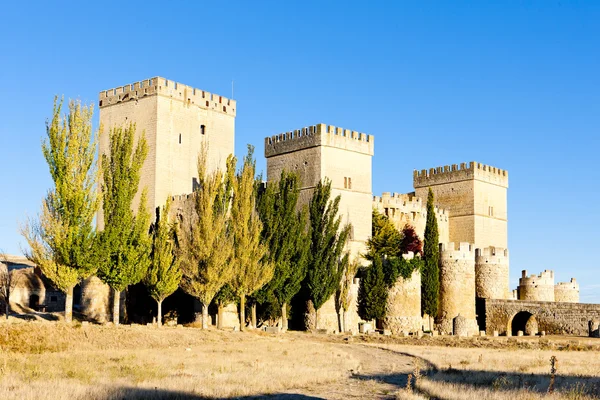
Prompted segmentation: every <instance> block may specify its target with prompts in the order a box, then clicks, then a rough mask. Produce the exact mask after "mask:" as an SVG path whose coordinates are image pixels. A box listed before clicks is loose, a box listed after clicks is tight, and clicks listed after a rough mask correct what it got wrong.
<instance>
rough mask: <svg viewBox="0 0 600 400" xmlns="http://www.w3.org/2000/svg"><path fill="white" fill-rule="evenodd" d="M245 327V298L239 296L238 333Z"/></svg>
mask: <svg viewBox="0 0 600 400" xmlns="http://www.w3.org/2000/svg"><path fill="white" fill-rule="evenodd" d="M244 325H246V296H244V295H241V296H240V331H243V330H244Z"/></svg>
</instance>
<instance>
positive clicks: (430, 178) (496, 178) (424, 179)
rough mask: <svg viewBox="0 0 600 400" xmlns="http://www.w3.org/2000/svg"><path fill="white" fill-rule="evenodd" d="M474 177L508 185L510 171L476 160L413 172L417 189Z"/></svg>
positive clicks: (500, 184) (504, 185)
mask: <svg viewBox="0 0 600 400" xmlns="http://www.w3.org/2000/svg"><path fill="white" fill-rule="evenodd" d="M473 179H475V180H481V181H485V182H490V183H494V184H496V185H499V186H503V187H508V171H506V170H503V169H500V168H496V167H492V166H490V165H485V164H481V163H478V162H475V161H471V162H468V163H461V164H460V165H457V164H452V165H444V166H442V167H436V168H430V169H429V170H426V169H423V170H420V171H418V170H414V172H413V184H414V187H415V189H416V188H420V187H427V186H431V185H437V184H443V183H452V182H458V181H464V180H473Z"/></svg>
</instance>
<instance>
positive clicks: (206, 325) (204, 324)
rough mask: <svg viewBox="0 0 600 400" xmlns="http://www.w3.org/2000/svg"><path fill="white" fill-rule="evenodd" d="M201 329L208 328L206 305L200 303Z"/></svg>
mask: <svg viewBox="0 0 600 400" xmlns="http://www.w3.org/2000/svg"><path fill="white" fill-rule="evenodd" d="M202 329H208V306H207V305H206V304H204V303H202Z"/></svg>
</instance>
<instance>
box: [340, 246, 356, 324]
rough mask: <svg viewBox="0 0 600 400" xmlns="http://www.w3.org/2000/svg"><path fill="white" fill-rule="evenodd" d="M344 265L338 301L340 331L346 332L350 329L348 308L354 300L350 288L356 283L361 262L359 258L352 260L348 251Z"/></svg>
mask: <svg viewBox="0 0 600 400" xmlns="http://www.w3.org/2000/svg"><path fill="white" fill-rule="evenodd" d="M342 265H343V272H342V279H341V283H340V287H339V289H338V295H337V303H338V309H339V310H338V312H339V319H340V322H339V324H340V331H341V332H346V331H347V330H348V310H350V307H351V306H352V301H353V296H352V293H351V292H350V288H351V287H352V284H353V283H354V278H355V277H356V272H358V268H359V267H360V264H359V262H358V260H352V261H350V255H349V254H348V253H346V254H344V257H343V258H342Z"/></svg>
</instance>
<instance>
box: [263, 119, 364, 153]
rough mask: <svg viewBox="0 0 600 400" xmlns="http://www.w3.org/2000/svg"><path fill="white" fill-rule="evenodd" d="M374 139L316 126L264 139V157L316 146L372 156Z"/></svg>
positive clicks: (321, 125)
mask: <svg viewBox="0 0 600 400" xmlns="http://www.w3.org/2000/svg"><path fill="white" fill-rule="evenodd" d="M374 142H375V138H374V137H373V135H367V134H365V133H360V132H356V131H351V130H349V129H344V128H339V127H335V126H333V125H325V124H317V125H312V126H308V127H304V128H302V129H296V130H293V131H290V132H285V133H280V134H278V135H274V136H269V137H266V138H265V157H267V158H269V157H272V156H276V155H280V154H285V153H290V152H293V151H298V150H302V149H307V148H310V147H317V146H329V147H338V148H342V149H345V150H351V151H355V152H358V153H363V154H368V155H371V156H372V155H373V152H374V145H375V143H374Z"/></svg>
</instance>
